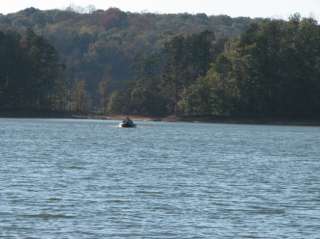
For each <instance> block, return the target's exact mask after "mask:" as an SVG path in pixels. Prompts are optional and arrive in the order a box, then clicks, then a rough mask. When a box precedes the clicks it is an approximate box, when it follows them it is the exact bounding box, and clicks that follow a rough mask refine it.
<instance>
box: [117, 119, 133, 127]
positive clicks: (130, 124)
mask: <svg viewBox="0 0 320 239" xmlns="http://www.w3.org/2000/svg"><path fill="white" fill-rule="evenodd" d="M119 127H121V128H135V127H136V125H135V123H133V121H132V120H131V119H130V118H129V117H127V118H126V119H125V120H123V121H122V122H121V123H120V124H119Z"/></svg>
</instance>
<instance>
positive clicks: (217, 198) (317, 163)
mask: <svg viewBox="0 0 320 239" xmlns="http://www.w3.org/2000/svg"><path fill="white" fill-rule="evenodd" d="M117 124H118V122H116V121H94V120H47V119H44V120H41V119H0V238H5V239H10V238H19V239H20V238H23V239H26V238H29V239H37V238H39V239H40V238H41V239H43V238H45V239H51V238H52V239H57V238H59V239H60V238H67V239H69V238H72V239H82V238H90V239H91V238H92V239H100V238H101V239H102V238H161V239H163V238H164V239H166V238H178V239H185V238H186V239H188V238H210V239H211V238H232V239H234V238H266V239H273V238H274V239H279V238H290V239H293V238H297V239H301V238H319V237H320V234H319V233H320V128H317V127H285V126H254V125H252V126H249V125H225V124H193V123H160V122H138V128H136V129H121V128H117Z"/></svg>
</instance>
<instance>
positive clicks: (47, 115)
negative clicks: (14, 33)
mask: <svg viewBox="0 0 320 239" xmlns="http://www.w3.org/2000/svg"><path fill="white" fill-rule="evenodd" d="M126 116H127V115H99V114H77V113H70V112H26V111H22V112H0V118H17V119H19V118H21V119H22V118H38V119H40V118H44V119H96V120H119V121H120V120H123V119H124V118H125V117H126ZM129 117H130V118H131V119H132V120H136V121H155V122H156V121H160V122H187V123H212V124H245V125H279V126H281V125H283V126H320V118H309V119H307V118H280V117H279V118H276V117H273V118H272V117H227V116H173V115H171V116H144V115H129Z"/></svg>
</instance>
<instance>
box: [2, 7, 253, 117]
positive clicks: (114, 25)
mask: <svg viewBox="0 0 320 239" xmlns="http://www.w3.org/2000/svg"><path fill="white" fill-rule="evenodd" d="M255 21H256V20H252V19H249V18H234V19H233V18H230V17H228V16H207V15H205V14H198V15H190V14H168V15H160V14H151V13H142V14H139V13H128V12H122V11H120V10H119V9H115V8H111V9H109V10H106V11H102V10H97V11H93V12H91V13H88V14H80V13H77V12H75V11H73V10H72V9H69V10H65V11H62V10H50V11H40V10H37V9H34V8H29V9H26V10H23V11H21V12H18V13H15V14H9V15H0V30H2V31H5V30H7V29H10V30H16V31H18V32H23V31H25V30H26V29H29V28H30V29H32V30H33V31H34V32H35V33H36V34H38V35H40V36H42V37H44V38H46V39H48V41H49V42H50V43H51V44H52V45H53V46H54V47H55V48H56V49H57V51H58V52H59V54H60V57H61V60H62V61H63V63H64V64H65V66H66V70H65V75H66V80H67V81H68V82H69V83H68V85H71V86H72V89H71V91H75V90H77V89H78V90H84V89H85V91H86V92H83V93H81V92H79V93H78V96H75V98H77V97H78V98H79V97H80V96H79V94H80V95H82V97H80V98H86V99H87V100H86V101H87V102H86V103H85V104H81V105H82V106H83V107H84V108H86V109H82V111H85V110H88V109H90V110H101V108H103V106H102V105H101V101H104V100H103V99H101V93H102V92H103V93H102V94H103V95H105V94H108V95H110V94H111V93H112V92H113V91H114V90H121V89H124V88H127V83H128V82H132V81H133V80H135V79H136V75H135V65H136V64H137V63H138V62H139V61H140V60H141V59H144V58H145V57H147V56H150V55H152V54H158V53H159V52H161V50H162V48H163V47H164V44H165V43H166V42H167V41H169V40H170V39H172V38H173V37H175V36H178V35H189V34H194V33H200V32H203V31H206V30H209V31H211V32H213V33H214V34H215V36H216V38H217V39H223V38H229V37H233V36H238V35H239V34H240V33H241V32H243V31H245V30H246V29H247V28H248V27H249V25H250V24H251V23H252V22H255ZM103 87H107V89H102V88H103ZM103 97H105V96H103ZM103 97H102V98H103ZM79 107H80V106H78V107H76V108H79ZM83 107H82V108H83ZM67 108H70V106H67ZM71 108H72V107H71ZM73 108H74V107H73ZM80 108H81V107H80ZM76 110H79V109H76Z"/></svg>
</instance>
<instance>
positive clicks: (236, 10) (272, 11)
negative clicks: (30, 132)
mask: <svg viewBox="0 0 320 239" xmlns="http://www.w3.org/2000/svg"><path fill="white" fill-rule="evenodd" d="M0 3H1V4H0V13H3V14H7V13H12V12H17V11H19V10H22V9H25V8H28V7H35V8H39V9H64V8H66V7H68V6H70V5H79V6H83V7H85V6H88V5H94V6H95V7H96V8H97V9H107V8H109V7H117V8H120V9H121V10H123V11H131V12H155V13H183V12H188V13H206V14H208V15H219V14H224V15H229V16H232V17H237V16H249V17H270V18H287V17H288V16H290V15H292V14H293V13H296V12H299V13H301V15H302V16H306V17H310V16H312V17H314V18H317V19H318V20H319V18H320V0H0Z"/></svg>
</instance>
